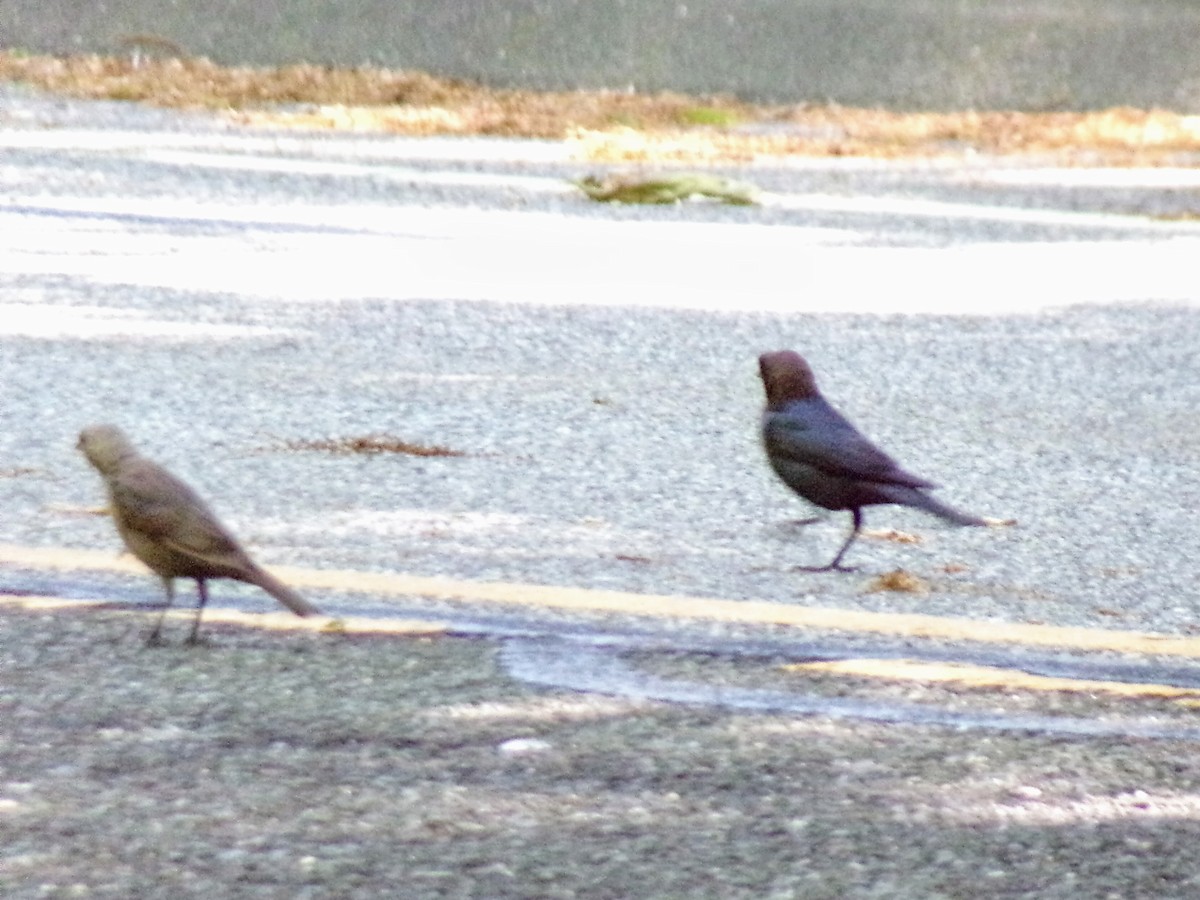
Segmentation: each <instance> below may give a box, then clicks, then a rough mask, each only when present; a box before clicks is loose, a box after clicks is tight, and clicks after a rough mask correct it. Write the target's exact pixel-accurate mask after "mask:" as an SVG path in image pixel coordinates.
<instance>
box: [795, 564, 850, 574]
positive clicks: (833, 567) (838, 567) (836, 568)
mask: <svg viewBox="0 0 1200 900" xmlns="http://www.w3.org/2000/svg"><path fill="white" fill-rule="evenodd" d="M792 571H793V572H857V571H858V566H843V565H842V564H841V563H829V564H828V565H824V566H792Z"/></svg>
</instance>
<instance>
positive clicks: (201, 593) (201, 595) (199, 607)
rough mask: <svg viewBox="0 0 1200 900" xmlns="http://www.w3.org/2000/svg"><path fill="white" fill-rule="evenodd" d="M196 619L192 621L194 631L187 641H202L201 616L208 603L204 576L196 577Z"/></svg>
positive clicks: (196, 642)
mask: <svg viewBox="0 0 1200 900" xmlns="http://www.w3.org/2000/svg"><path fill="white" fill-rule="evenodd" d="M196 593H197V594H198V597H197V600H196V619H195V621H193V622H192V633H191V634H189V635H188V638H187V643H189V644H198V643H200V616H201V615H203V614H204V607H205V606H206V605H207V604H208V588H207V587H205V585H204V579H203V578H197V579H196Z"/></svg>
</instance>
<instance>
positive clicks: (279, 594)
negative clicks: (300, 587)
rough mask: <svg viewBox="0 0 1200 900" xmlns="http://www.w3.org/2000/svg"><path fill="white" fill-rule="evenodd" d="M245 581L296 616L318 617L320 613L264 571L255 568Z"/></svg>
mask: <svg viewBox="0 0 1200 900" xmlns="http://www.w3.org/2000/svg"><path fill="white" fill-rule="evenodd" d="M250 575H251V577H249V578H247V579H246V580H247V581H249V582H250V583H251V584H257V585H258V586H259V587H260V588H262V589H263V590H264V591H266V592H267V593H268V594H270V595H271V596H272V597H274V598H275V599H276V600H278V601H279V602H280V603H282V604H283V605H284V606H286V607H287V608H288V609H290V610H291V611H292V612H294V613H295V614H296V615H298V616H319V615H320V614H321V611H320V610H319V609H317V608H316V607H315V606H313V605H312V604H311V603H309V602H308V601H307V600H305V599H304V598H303V597H301V596H300V595H299V594H297V593H296V592H295V591H293V590H292V589H291V588H290V587H288V586H287V585H286V584H284V583H283V582H282V581H280V580H279V579H278V578H276V577H275V576H274V575H272V574H271V573H270V572H268V571H266V570H265V569H261V568H259V567H258V566H255V567H254V569H253V571H252V572H251V573H250Z"/></svg>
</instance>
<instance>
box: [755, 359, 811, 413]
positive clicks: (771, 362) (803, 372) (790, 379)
mask: <svg viewBox="0 0 1200 900" xmlns="http://www.w3.org/2000/svg"><path fill="white" fill-rule="evenodd" d="M758 371H759V374H760V375H761V376H762V382H763V388H764V389H765V390H766V392H767V408H768V409H779V408H781V407H782V406H784V405H785V404H786V403H788V402H789V401H791V400H804V399H806V398H808V397H819V396H820V395H821V393H820V391H818V390H817V380H816V379H815V378H814V377H813V372H812V369H811V368H810V367H809V365H808V363H807V362H806V361H805V359H804V357H803V356H801V355H800V354H799V353H796V352H795V351H793V350H776V351H775V352H774V353H764V354H763V355H762V356H760V357H759V358H758Z"/></svg>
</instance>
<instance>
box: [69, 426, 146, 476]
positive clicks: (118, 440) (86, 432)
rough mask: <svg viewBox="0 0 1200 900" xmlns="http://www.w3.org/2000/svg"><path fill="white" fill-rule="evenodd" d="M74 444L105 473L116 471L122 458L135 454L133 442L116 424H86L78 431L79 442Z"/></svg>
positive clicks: (89, 460)
mask: <svg viewBox="0 0 1200 900" xmlns="http://www.w3.org/2000/svg"><path fill="white" fill-rule="evenodd" d="M75 446H76V447H78V448H79V449H80V450H82V451H83V455H84V456H86V457H87V460H88V462H90V463H91V464H92V465H93V466H95V467H96V468H97V469H98V470H99V471H100V472H101V473H102V474H105V475H107V474H109V473H110V472H114V471H116V469H117V467H118V466H119V465H120V463H121V460H122V459H125V458H127V457H130V456H135V455H136V451H135V450H134V449H133V444H131V443H130V442H129V438H127V437H126V436H125V432H123V431H122V430H121V429H120V428H118V427H117V426H116V425H90V426H88V427H87V428H85V429H83V431H81V432H79V443H77V444H76V445H75Z"/></svg>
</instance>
